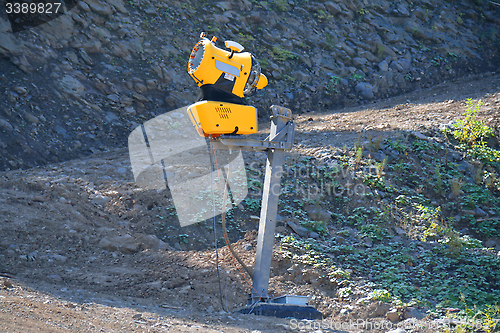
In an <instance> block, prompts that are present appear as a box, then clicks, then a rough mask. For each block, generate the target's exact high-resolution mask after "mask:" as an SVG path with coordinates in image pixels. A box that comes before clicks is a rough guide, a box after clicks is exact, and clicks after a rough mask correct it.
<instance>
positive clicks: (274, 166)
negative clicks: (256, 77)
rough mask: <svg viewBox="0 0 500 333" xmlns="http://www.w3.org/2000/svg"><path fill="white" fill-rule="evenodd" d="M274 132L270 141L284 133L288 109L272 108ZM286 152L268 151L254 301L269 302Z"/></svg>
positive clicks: (255, 270)
mask: <svg viewBox="0 0 500 333" xmlns="http://www.w3.org/2000/svg"><path fill="white" fill-rule="evenodd" d="M271 110H272V117H271V132H270V135H269V138H272V137H274V136H275V135H276V134H277V133H279V131H281V130H282V129H283V128H284V127H285V126H286V123H287V121H288V120H290V118H291V112H290V110H289V109H286V108H282V107H279V106H274V105H273V106H272V107H271ZM284 159H285V150H284V149H283V148H275V149H269V150H268V153H267V162H266V175H265V179H264V188H263V195H262V205H261V211H260V220H259V235H258V238H257V254H256V258H255V268H254V274H253V289H254V290H253V291H252V302H256V301H259V300H264V301H267V300H268V299H269V295H268V287H269V274H270V272H271V259H272V256H273V245H274V230H275V228H276V218H277V215H278V198H279V194H280V191H281V184H280V183H281V175H282V174H283V162H284Z"/></svg>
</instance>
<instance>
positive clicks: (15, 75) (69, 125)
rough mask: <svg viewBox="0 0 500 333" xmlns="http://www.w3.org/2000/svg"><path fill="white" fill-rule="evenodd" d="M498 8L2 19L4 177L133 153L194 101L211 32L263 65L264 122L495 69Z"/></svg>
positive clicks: (373, 7) (242, 8)
mask: <svg viewBox="0 0 500 333" xmlns="http://www.w3.org/2000/svg"><path fill="white" fill-rule="evenodd" d="M499 28H500V7H498V6H496V5H494V4H491V3H489V2H488V3H481V2H475V1H464V2H460V3H456V2H454V1H452V2H440V1H434V0H418V1H413V2H408V1H400V2H389V1H384V0H364V1H360V0H356V1H339V0H337V1H326V2H324V1H313V0H311V1H307V0H294V1H292V0H289V1H285V0H275V1H250V0H234V1H222V2H212V1H173V0H165V1H149V0H131V1H126V2H124V1H122V0H85V1H81V2H79V3H78V5H77V6H76V7H74V8H73V9H72V10H71V11H69V12H68V13H67V14H66V15H62V16H61V17H59V18H57V19H55V20H53V21H50V22H49V23H47V24H44V25H42V26H39V27H36V28H33V29H31V30H26V31H22V32H18V33H12V30H11V28H10V25H9V24H8V21H7V19H6V18H5V17H3V18H2V16H0V68H1V70H0V96H1V97H0V149H1V150H0V151H1V154H0V170H8V169H16V168H29V167H32V166H36V165H40V164H46V163H48V162H57V161H62V160H67V159H69V158H74V157H77V156H81V155H85V154H88V153H90V152H96V151H99V150H104V149H106V147H115V146H123V145H124V144H125V143H126V137H127V135H128V134H129V133H130V131H131V130H132V129H133V128H135V127H136V126H137V125H138V124H140V123H142V122H144V121H145V120H147V119H150V118H152V117H154V116H156V115H158V114H162V113H164V112H166V111H169V110H172V109H174V108H177V107H180V106H182V105H186V104H188V103H191V102H193V101H194V100H195V95H196V87H195V84H194V83H193V82H192V80H191V79H190V78H189V76H188V75H187V73H186V60H187V58H188V55H189V52H190V50H191V48H192V47H193V45H194V44H195V43H196V42H197V40H198V35H199V33H200V31H202V30H204V31H206V32H207V33H208V34H209V35H212V34H213V35H217V36H218V37H219V38H220V39H219V40H221V41H223V40H225V39H231V40H236V41H238V42H240V43H241V44H243V45H244V46H246V48H247V50H249V51H251V52H253V53H255V54H256V55H257V58H258V59H259V61H260V63H261V65H262V67H263V71H264V73H266V74H267V75H268V77H269V78H270V85H269V87H268V88H266V89H265V90H264V91H263V92H262V93H260V94H259V95H258V96H256V97H253V99H252V102H253V103H255V105H257V106H258V107H259V110H260V113H261V115H262V116H265V115H266V114H267V112H268V111H267V110H268V106H269V105H271V104H281V105H284V106H288V107H290V108H292V109H293V111H294V112H295V113H303V112H308V111H321V110H326V109H330V108H333V107H338V106H341V105H349V104H353V103H359V102H362V103H364V102H368V101H371V100H374V99H381V98H385V97H387V96H389V95H394V94H398V93H400V92H403V91H410V90H414V89H418V88H419V87H425V86H429V85H432V84H435V83H437V82H440V81H444V80H448V79H453V78H458V77H461V76H462V75H463V74H465V73H471V72H480V71H485V70H496V69H497V68H498V67H499V65H498V51H499V38H498V31H499Z"/></svg>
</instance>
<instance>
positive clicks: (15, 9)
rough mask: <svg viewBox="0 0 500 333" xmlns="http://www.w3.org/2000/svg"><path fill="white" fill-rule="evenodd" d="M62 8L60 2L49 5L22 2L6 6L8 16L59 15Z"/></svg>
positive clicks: (9, 3) (8, 3)
mask: <svg viewBox="0 0 500 333" xmlns="http://www.w3.org/2000/svg"><path fill="white" fill-rule="evenodd" d="M60 7H61V3H60V2H48V3H43V2H40V3H35V2H32V3H26V2H23V3H20V2H7V3H6V4H5V8H6V13H7V14H28V13H31V14H35V13H36V14H57V13H58V12H59V8H60Z"/></svg>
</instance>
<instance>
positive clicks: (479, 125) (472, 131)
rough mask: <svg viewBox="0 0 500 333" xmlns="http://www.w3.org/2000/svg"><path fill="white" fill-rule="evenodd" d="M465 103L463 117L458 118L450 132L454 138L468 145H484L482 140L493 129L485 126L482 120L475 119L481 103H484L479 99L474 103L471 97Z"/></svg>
mask: <svg viewBox="0 0 500 333" xmlns="http://www.w3.org/2000/svg"><path fill="white" fill-rule="evenodd" d="M465 104H466V109H465V113H464V116H465V118H464V119H459V120H458V121H457V122H456V123H455V125H454V128H455V129H454V130H452V132H451V134H452V135H453V136H454V137H455V139H457V140H459V141H461V142H463V143H467V144H469V145H474V144H479V145H484V141H483V140H484V139H485V138H487V137H490V136H492V135H493V130H492V129H491V128H489V127H488V126H485V125H484V121H483V120H477V113H478V112H479V110H480V109H481V105H484V103H483V102H482V101H481V100H479V101H478V102H477V103H474V101H473V100H472V98H469V99H467V101H466V102H465Z"/></svg>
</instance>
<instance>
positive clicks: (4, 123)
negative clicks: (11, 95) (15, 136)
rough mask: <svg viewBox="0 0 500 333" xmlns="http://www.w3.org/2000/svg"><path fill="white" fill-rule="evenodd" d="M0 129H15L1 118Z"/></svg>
mask: <svg viewBox="0 0 500 333" xmlns="http://www.w3.org/2000/svg"><path fill="white" fill-rule="evenodd" d="M0 128H1V129H3V130H5V131H12V130H14V127H12V125H11V124H10V123H9V122H8V121H7V120H5V119H2V118H0Z"/></svg>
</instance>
